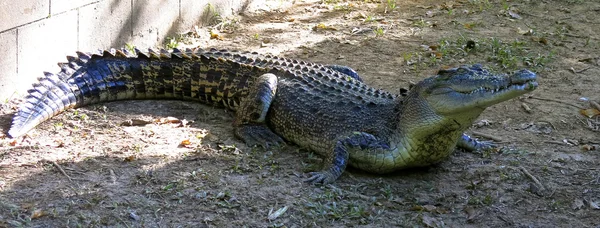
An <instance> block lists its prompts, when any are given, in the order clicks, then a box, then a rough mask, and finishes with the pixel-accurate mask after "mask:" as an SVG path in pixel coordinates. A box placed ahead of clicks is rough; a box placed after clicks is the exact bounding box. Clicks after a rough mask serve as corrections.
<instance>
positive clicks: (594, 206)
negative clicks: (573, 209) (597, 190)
mask: <svg viewBox="0 0 600 228" xmlns="http://www.w3.org/2000/svg"><path fill="white" fill-rule="evenodd" d="M590 207H592V209H594V210H600V206H598V203H596V202H594V201H590Z"/></svg>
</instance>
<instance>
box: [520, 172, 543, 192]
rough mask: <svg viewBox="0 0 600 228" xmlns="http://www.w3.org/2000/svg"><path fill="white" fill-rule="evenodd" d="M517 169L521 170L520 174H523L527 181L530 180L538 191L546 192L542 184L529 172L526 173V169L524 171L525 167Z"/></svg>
mask: <svg viewBox="0 0 600 228" xmlns="http://www.w3.org/2000/svg"><path fill="white" fill-rule="evenodd" d="M519 169H520V170H521V172H523V173H524V174H525V176H527V177H529V179H531V180H532V181H533V183H535V184H536V185H537V186H538V188H539V189H540V190H542V191H545V190H546V187H544V185H542V182H540V181H539V180H538V179H537V178H536V177H535V176H533V175H531V173H529V171H527V169H525V167H523V166H519Z"/></svg>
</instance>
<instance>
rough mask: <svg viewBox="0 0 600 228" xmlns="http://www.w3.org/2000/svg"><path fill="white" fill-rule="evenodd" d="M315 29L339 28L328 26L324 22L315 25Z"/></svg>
mask: <svg viewBox="0 0 600 228" xmlns="http://www.w3.org/2000/svg"><path fill="white" fill-rule="evenodd" d="M312 30H313V31H318V30H334V31H335V30H337V29H336V28H334V27H332V26H327V25H325V24H323V23H319V24H317V25H315V27H313V29H312Z"/></svg>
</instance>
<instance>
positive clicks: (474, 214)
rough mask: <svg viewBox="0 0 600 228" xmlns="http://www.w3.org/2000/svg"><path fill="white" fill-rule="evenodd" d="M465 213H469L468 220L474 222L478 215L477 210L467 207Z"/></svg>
mask: <svg viewBox="0 0 600 228" xmlns="http://www.w3.org/2000/svg"><path fill="white" fill-rule="evenodd" d="M464 211H465V213H467V220H473V219H474V218H475V217H477V215H478V213H477V211H475V208H473V207H465V210H464Z"/></svg>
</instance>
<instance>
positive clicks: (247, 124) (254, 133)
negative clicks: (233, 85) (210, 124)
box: [234, 73, 283, 148]
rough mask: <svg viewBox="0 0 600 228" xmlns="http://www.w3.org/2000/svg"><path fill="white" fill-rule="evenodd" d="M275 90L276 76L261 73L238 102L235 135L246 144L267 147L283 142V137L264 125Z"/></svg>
mask: <svg viewBox="0 0 600 228" xmlns="http://www.w3.org/2000/svg"><path fill="white" fill-rule="evenodd" d="M276 91H277V76H275V75H274V74H270V73H269V74H263V75H261V76H260V77H258V78H257V79H256V80H255V81H254V84H253V86H252V87H251V88H250V90H249V94H248V96H246V97H245V98H244V99H243V100H242V101H241V102H240V106H239V107H238V109H237V112H236V118H235V122H234V127H235V135H236V136H237V137H239V138H241V139H242V140H244V142H245V143H246V145H248V146H251V147H253V146H258V145H260V146H262V147H264V148H269V147H270V146H277V145H279V144H281V143H283V139H281V137H279V136H278V135H277V134H275V133H273V131H271V129H269V127H267V125H265V118H266V116H267V112H268V111H269V107H270V106H271V102H272V101H273V98H274V97H275V93H276Z"/></svg>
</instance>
